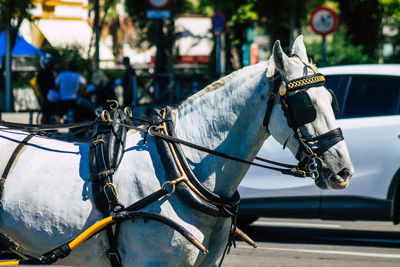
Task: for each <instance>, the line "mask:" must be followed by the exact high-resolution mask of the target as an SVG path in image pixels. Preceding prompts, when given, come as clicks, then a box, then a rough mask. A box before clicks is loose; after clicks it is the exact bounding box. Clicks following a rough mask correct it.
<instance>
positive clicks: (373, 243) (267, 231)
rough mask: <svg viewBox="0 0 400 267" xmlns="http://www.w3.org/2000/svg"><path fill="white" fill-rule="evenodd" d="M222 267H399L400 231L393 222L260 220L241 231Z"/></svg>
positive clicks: (398, 226) (399, 226)
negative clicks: (250, 241) (246, 239)
mask: <svg viewBox="0 0 400 267" xmlns="http://www.w3.org/2000/svg"><path fill="white" fill-rule="evenodd" d="M242 230H244V232H246V233H247V234H248V235H249V236H250V237H252V238H253V239H254V240H255V241H256V242H257V244H258V248H256V249H254V248H252V247H250V246H248V245H247V244H246V243H244V242H236V245H237V247H236V249H235V248H232V249H231V252H230V254H229V255H227V256H226V257H225V260H224V263H223V265H222V266H224V267H236V266H246V267H247V266H251V267H261V266H267V267H270V266H276V267H289V266H290V267H291V266H293V267H306V266H307V267H314V266H315V267H317V266H318V267H321V266H323V267H325V266H329V267H330V266H332V267H333V266H335V267H339V266H351V267H357V266H362V267H386V266H400V225H397V226H395V225H393V224H392V223H391V222H365V221H355V222H347V221H323V220H295V219H270V218H268V219H266V218H263V219H259V220H257V221H256V222H254V223H253V224H251V225H250V226H249V227H248V228H243V229H242Z"/></svg>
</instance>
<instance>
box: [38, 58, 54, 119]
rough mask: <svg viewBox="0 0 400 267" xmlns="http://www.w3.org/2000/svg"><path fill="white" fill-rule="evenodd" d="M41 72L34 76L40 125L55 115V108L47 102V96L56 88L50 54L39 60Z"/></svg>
mask: <svg viewBox="0 0 400 267" xmlns="http://www.w3.org/2000/svg"><path fill="white" fill-rule="evenodd" d="M40 67H41V70H40V71H39V73H38V74H37V76H36V88H37V92H38V97H39V104H40V107H41V111H42V120H41V123H43V124H47V123H50V122H51V120H50V118H51V116H52V115H55V113H56V106H55V104H54V103H53V102H51V101H49V100H48V94H49V92H50V91H51V90H54V89H55V88H56V84H55V79H56V74H55V72H54V70H53V57H52V55H50V54H45V55H44V56H43V57H41V58H40Z"/></svg>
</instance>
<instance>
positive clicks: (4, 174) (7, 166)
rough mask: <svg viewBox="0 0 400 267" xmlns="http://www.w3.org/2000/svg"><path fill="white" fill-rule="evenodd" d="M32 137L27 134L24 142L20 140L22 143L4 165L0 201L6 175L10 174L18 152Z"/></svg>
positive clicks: (0, 181)
mask: <svg viewBox="0 0 400 267" xmlns="http://www.w3.org/2000/svg"><path fill="white" fill-rule="evenodd" d="M34 136H35V135H34V134H29V135H27V136H26V137H25V138H24V140H22V141H21V142H20V143H19V144H18V145H17V147H16V148H15V149H14V152H13V153H12V155H11V157H10V159H9V160H8V162H7V165H6V167H5V169H4V171H3V174H2V175H1V179H0V199H1V196H2V195H3V191H4V186H5V183H6V179H7V176H8V173H9V172H10V170H11V167H12V165H13V163H14V161H15V159H16V158H17V156H18V154H19V152H21V150H22V148H23V147H24V146H25V145H26V144H27V143H28V141H29V140H30V139H31V138H32V137H34Z"/></svg>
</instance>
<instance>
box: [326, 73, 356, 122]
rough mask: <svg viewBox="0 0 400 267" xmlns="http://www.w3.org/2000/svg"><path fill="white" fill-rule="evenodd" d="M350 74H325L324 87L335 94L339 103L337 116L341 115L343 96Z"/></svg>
mask: <svg viewBox="0 0 400 267" xmlns="http://www.w3.org/2000/svg"><path fill="white" fill-rule="evenodd" d="M350 78H351V76H350V75H326V76H325V79H326V82H325V87H326V88H329V89H331V90H332V91H333V93H334V94H335V96H336V98H337V101H338V104H339V116H338V118H341V117H342V114H343V113H342V110H343V102H344V97H345V94H346V92H347V87H348V85H349V80H350Z"/></svg>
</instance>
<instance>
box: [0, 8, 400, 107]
mask: <svg viewBox="0 0 400 267" xmlns="http://www.w3.org/2000/svg"><path fill="white" fill-rule="evenodd" d="M0 3H1V9H0V13H1V14H0V27H1V28H0V30H1V31H0V64H1V73H2V74H3V75H0V111H2V112H4V111H6V112H11V111H36V110H40V105H39V104H38V102H37V95H38V93H37V89H36V88H35V80H34V78H35V77H36V74H37V72H38V71H39V70H40V68H41V67H40V58H41V57H43V56H44V55H46V54H49V55H51V57H52V60H53V65H54V71H55V73H56V75H57V73H59V72H61V71H63V70H64V69H65V68H66V66H68V64H69V63H70V62H75V63H77V66H78V70H77V71H78V72H79V73H80V74H82V75H83V77H85V79H86V81H87V85H90V84H93V85H95V86H98V85H99V83H101V82H104V83H108V84H110V86H112V89H113V90H114V91H115V94H116V97H117V98H118V99H119V100H120V101H122V102H123V99H122V98H123V92H122V91H123V90H124V88H122V86H123V84H122V79H123V76H124V73H125V72H127V67H129V66H130V68H132V70H130V75H131V78H132V79H131V81H130V83H129V88H130V89H132V94H133V96H132V99H129V103H125V104H126V105H128V106H135V107H136V109H138V110H142V113H143V110H148V109H149V107H153V106H154V105H162V104H175V103H179V102H180V101H181V100H182V99H184V98H186V97H187V96H189V95H191V94H193V93H195V92H197V91H198V90H200V89H202V88H203V87H204V86H205V85H207V84H209V83H211V82H212V81H213V80H215V79H218V78H219V77H221V76H223V75H226V74H228V73H230V72H232V71H234V70H236V69H239V68H241V67H244V66H247V65H250V64H255V63H257V62H260V61H265V60H268V58H269V56H270V53H271V48H272V45H273V43H274V42H275V40H280V41H281V43H282V45H283V47H284V48H286V52H287V53H290V51H289V50H288V48H289V47H291V45H292V42H293V41H294V39H295V37H297V36H298V35H300V34H302V35H304V41H305V43H306V46H307V50H308V53H309V56H311V57H312V59H313V62H314V63H316V65H317V66H332V65H344V64H361V63H380V64H383V63H399V62H400V36H399V34H398V32H399V28H400V0H336V1H322V0H280V1H267V0H230V1H222V0H213V1H210V0H147V1H145V0H68V1H64V0H0ZM321 6H324V7H329V8H330V9H332V10H333V11H334V13H335V16H337V21H335V22H336V23H337V24H335V23H334V24H335V25H332V27H333V29H332V31H331V32H329V33H328V34H322V35H321V34H318V33H316V32H315V31H314V30H313V29H312V28H311V26H310V18H311V15H312V13H313V11H315V9H316V8H318V7H321ZM335 19H336V18H335ZM124 58H125V60H126V59H129V61H128V65H129V66H128V65H127V64H125V65H124V64H123V62H124ZM125 63H126V61H125ZM99 77H100V78H99ZM130 89H129V90H130ZM125 90H127V89H125Z"/></svg>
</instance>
